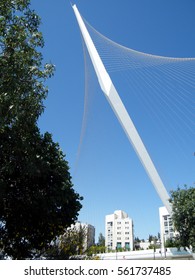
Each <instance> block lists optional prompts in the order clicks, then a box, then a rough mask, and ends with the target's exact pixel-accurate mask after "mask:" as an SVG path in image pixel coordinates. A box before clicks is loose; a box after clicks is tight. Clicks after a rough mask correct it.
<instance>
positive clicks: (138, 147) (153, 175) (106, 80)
mask: <svg viewBox="0 0 195 280" xmlns="http://www.w3.org/2000/svg"><path fill="white" fill-rule="evenodd" d="M72 8H73V10H74V13H75V16H76V19H77V21H78V24H79V27H80V30H81V34H82V36H83V39H84V42H85V44H86V47H87V50H88V52H89V55H90V58H91V61H92V64H93V67H94V69H95V72H96V75H97V78H98V81H99V84H100V87H101V89H102V91H103V92H104V94H105V96H106V98H107V100H108V102H109V104H110V106H111V107H112V109H113V111H114V113H115V115H116V117H117V118H118V120H119V122H120V124H121V126H122V128H123V129H124V131H125V133H126V135H127V137H128V139H129V141H130V143H131V144H132V146H133V148H134V150H135V152H136V153H137V156H138V158H139V159H140V161H141V163H142V165H143V167H144V168H145V170H146V172H147V174H148V176H149V178H150V180H151V182H152V183H153V185H154V187H155V189H156V191H157V193H158V195H159V197H160V199H161V200H162V202H163V204H164V206H165V207H166V208H167V211H168V213H169V214H170V215H171V213H172V207H171V204H170V202H169V195H168V193H167V190H166V188H165V186H164V184H163V182H162V180H161V178H160V176H159V174H158V172H157V170H156V168H155V166H154V163H153V162H152V160H151V158H150V155H149V153H148V152H147V150H146V147H145V146H144V143H143V142H142V139H141V137H140V136H139V134H138V132H137V129H136V127H135V126H134V124H133V122H132V120H131V118H130V116H129V114H128V112H127V110H126V108H125V106H124V104H123V102H122V100H121V99H120V96H119V95H118V92H117V90H116V88H115V86H114V84H113V82H112V80H111V78H110V76H109V74H108V72H107V71H106V69H105V66H104V64H103V62H102V60H101V58H100V56H99V54H98V52H97V50H96V47H95V45H94V43H93V41H92V39H91V36H90V35H89V32H88V30H87V28H86V26H85V23H84V21H83V19H82V17H81V15H80V13H79V11H78V9H77V7H76V5H73V6H72Z"/></svg>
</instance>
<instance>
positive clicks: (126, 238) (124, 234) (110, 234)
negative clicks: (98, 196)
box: [105, 210, 134, 250]
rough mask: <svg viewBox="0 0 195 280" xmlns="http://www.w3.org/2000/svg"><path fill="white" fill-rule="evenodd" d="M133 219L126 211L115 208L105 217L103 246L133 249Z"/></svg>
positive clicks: (113, 248)
mask: <svg viewBox="0 0 195 280" xmlns="http://www.w3.org/2000/svg"><path fill="white" fill-rule="evenodd" d="M133 239H134V238H133V221H132V219H131V218H129V217H128V215H127V213H125V212H124V211H122V210H116V211H115V212H114V213H113V214H111V215H106V218H105V246H106V247H107V249H108V250H116V249H120V248H125V249H127V250H133Z"/></svg>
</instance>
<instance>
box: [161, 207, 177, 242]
mask: <svg viewBox="0 0 195 280" xmlns="http://www.w3.org/2000/svg"><path fill="white" fill-rule="evenodd" d="M159 218H160V237H161V247H163V248H164V247H165V243H166V241H167V240H168V239H173V238H174V236H175V234H176V233H175V231H174V228H173V222H172V218H171V216H170V215H169V213H168V211H167V209H166V207H164V206H163V207H160V208H159Z"/></svg>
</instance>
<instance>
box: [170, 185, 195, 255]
mask: <svg viewBox="0 0 195 280" xmlns="http://www.w3.org/2000/svg"><path fill="white" fill-rule="evenodd" d="M171 203H172V208H173V216H172V219H173V223H174V226H175V229H176V231H177V232H178V233H179V236H178V238H177V243H178V244H179V245H180V246H182V247H188V248H189V247H190V246H192V249H193V251H195V188H192V187H189V188H187V187H186V186H185V188H183V189H181V188H178V189H177V190H176V191H172V192H171Z"/></svg>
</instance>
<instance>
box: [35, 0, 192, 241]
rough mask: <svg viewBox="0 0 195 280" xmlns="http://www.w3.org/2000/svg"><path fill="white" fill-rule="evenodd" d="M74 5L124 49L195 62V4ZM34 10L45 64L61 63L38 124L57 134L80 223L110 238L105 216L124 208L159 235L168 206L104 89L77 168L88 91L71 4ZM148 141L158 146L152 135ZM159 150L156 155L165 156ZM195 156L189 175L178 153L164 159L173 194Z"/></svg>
mask: <svg viewBox="0 0 195 280" xmlns="http://www.w3.org/2000/svg"><path fill="white" fill-rule="evenodd" d="M73 4H76V5H77V7H78V9H79V11H80V13H81V14H82V15H83V16H84V17H85V19H86V20H87V21H88V22H89V23H90V24H91V25H92V26H93V27H95V28H96V29H97V30H98V31H100V32H101V33H102V34H104V35H105V36H107V37H108V38H110V39H112V40H114V41H116V42H118V43H120V44H122V45H124V46H127V47H129V48H132V49H135V50H139V51H142V52H146V53H151V54H156V55H162V56H173V57H195V17H194V14H195V1H194V0H171V1H170V0H147V1H144V0H120V1H119V0H114V1H113V0H106V1H105V0H97V1H95V0H75V2H73ZM32 6H33V8H34V9H35V10H36V11H37V13H38V14H39V15H40V16H41V18H42V25H41V30H42V32H43V36H44V39H45V47H44V49H43V50H42V53H43V56H44V59H45V61H47V62H50V61H51V62H52V63H53V64H55V65H56V72H55V76H54V77H53V78H52V79H50V80H49V81H48V82H47V84H48V87H49V95H48V98H47V100H46V102H45V106H46V109H45V112H44V114H43V115H42V117H41V118H40V121H39V126H40V128H41V131H42V132H44V131H49V132H50V133H52V134H53V139H54V141H56V142H59V144H60V146H61V148H62V150H63V152H64V153H65V154H66V159H67V160H68V162H69V166H70V172H71V175H72V181H73V184H74V188H75V190H76V191H77V192H78V193H79V194H80V195H82V196H83V197H84V200H83V209H82V210H81V212H80V216H79V220H80V221H82V222H87V223H91V224H92V225H94V226H95V228H96V239H97V237H98V235H99V233H100V232H102V233H103V234H104V219H105V215H106V214H111V213H113V212H114V211H115V210H117V209H121V210H124V211H125V212H127V213H128V214H129V216H130V217H131V218H132V219H133V221H134V230H135V236H138V237H139V238H147V237H148V235H149V234H153V235H157V233H158V232H159V216H158V208H159V207H160V206H162V203H161V200H160V199H159V197H158V195H157V193H156V191H155V189H154V188H153V186H152V184H151V182H150V181H149V179H148V177H147V175H146V174H145V171H144V169H143V167H142V166H141V164H140V162H139V160H138V159H137V156H136V155H135V153H134V151H133V149H132V147H131V146H130V144H129V142H128V140H127V138H126V136H125V134H124V132H123V131H122V129H121V127H120V125H119V124H118V121H117V120H116V118H115V116H114V114H113V112H112V110H111V109H110V107H109V105H108V103H107V101H106V99H105V98H104V96H103V94H102V93H101V91H100V90H99V93H98V97H97V96H95V97H94V98H95V102H94V103H93V104H92V106H91V108H90V111H89V116H88V123H87V129H86V133H85V135H84V138H83V142H82V146H81V150H80V157H79V160H78V163H77V164H76V159H77V152H78V146H79V139H80V131H81V125H82V117H83V108H84V86H85V85H84V79H85V77H84V59H83V48H82V42H81V36H80V32H79V28H78V24H77V21H76V18H75V15H74V13H73V10H72V8H71V5H70V2H69V1H67V0H56V1H53V0H41V1H40V0H32ZM193 129H194V126H193ZM184 133H185V132H184ZM146 134H147V130H146ZM148 139H149V140H148V142H149V143H151V144H150V145H153V144H152V143H153V142H152V139H153V137H152V133H151V131H150V130H149V131H148ZM154 145H155V149H156V151H158V150H160V149H161V150H162V147H159V146H158V144H157V143H154ZM194 152H195V147H194V150H192V149H191V155H190V156H189V158H188V160H187V162H188V165H185V166H184V168H183V169H182V172H179V171H177V170H180V169H179V168H181V167H180V166H179V162H180V156H179V155H177V156H176V157H175V160H171V159H170V158H169V154H170V155H171V153H170V151H168V150H166V152H165V151H164V152H163V153H161V156H162V158H161V157H160V158H158V160H159V163H160V164H159V166H160V172H161V174H162V176H163V177H164V178H165V182H166V184H167V185H166V188H167V190H168V191H170V190H171V189H175V188H176V187H177V186H178V185H180V186H182V185H183V184H185V183H186V184H188V185H192V184H193V183H194V179H195V178H194V173H195V172H194V170H195V168H194V167H195V157H194V156H193V153H194ZM166 166H168V168H167V169H166ZM177 166H178V169H177V168H176V167H177Z"/></svg>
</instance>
